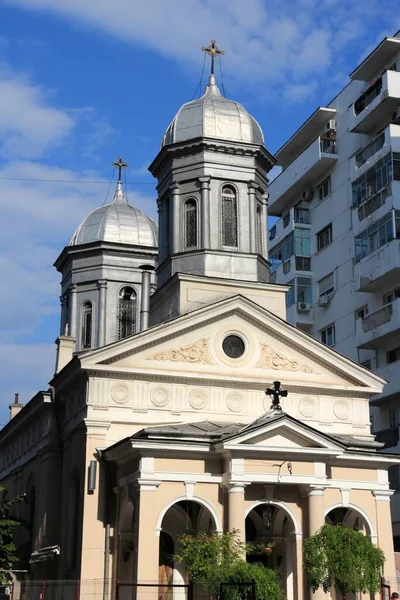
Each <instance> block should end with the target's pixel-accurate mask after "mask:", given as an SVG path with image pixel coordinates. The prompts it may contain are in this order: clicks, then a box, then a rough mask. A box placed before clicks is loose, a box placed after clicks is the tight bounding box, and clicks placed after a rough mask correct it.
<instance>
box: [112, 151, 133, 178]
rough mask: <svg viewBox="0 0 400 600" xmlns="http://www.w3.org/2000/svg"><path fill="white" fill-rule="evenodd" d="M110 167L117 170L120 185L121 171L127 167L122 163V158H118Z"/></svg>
mask: <svg viewBox="0 0 400 600" xmlns="http://www.w3.org/2000/svg"><path fill="white" fill-rule="evenodd" d="M111 166H112V167H115V168H117V169H118V183H121V181H122V179H121V175H122V169H127V168H128V167H129V165H128V164H127V163H124V161H123V160H122V156H120V157H119V159H118V160H117V161H115V162H112V163H111Z"/></svg>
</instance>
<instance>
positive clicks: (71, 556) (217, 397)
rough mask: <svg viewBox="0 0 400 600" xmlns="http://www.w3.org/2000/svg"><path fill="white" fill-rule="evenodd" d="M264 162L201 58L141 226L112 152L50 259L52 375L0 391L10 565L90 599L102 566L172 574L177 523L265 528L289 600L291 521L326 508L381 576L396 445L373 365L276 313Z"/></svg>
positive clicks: (107, 589) (301, 529)
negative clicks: (366, 546) (384, 447)
mask: <svg viewBox="0 0 400 600" xmlns="http://www.w3.org/2000/svg"><path fill="white" fill-rule="evenodd" d="M209 52H210V53H211V54H212V56H213V57H214V55H215V53H216V52H217V49H216V47H215V45H214V44H212V45H211V46H210V47H209ZM212 71H213V69H212ZM274 163H275V161H274V158H273V156H272V155H271V154H270V153H269V152H268V150H267V149H266V148H265V145H264V137H263V132H262V130H261V128H260V126H259V125H258V123H257V122H256V120H255V119H254V118H253V117H252V116H251V115H250V114H249V113H248V112H247V111H246V109H245V108H244V107H243V106H241V105H240V104H239V103H238V102H235V101H233V100H228V99H227V98H225V97H224V96H223V95H221V92H220V90H219V88H218V85H217V82H216V78H215V75H214V74H213V72H212V73H211V75H210V77H209V80H208V83H207V86H206V89H205V92H204V94H203V96H202V97H201V98H199V99H197V100H194V101H191V102H188V103H186V104H184V105H183V106H182V107H181V108H180V109H179V110H178V112H177V114H176V116H175V118H174V119H173V121H172V123H171V124H170V126H169V127H168V128H167V130H166V132H165V134H164V136H163V138H162V144H161V148H160V151H159V153H158V154H157V156H156V157H155V158H154V160H153V162H152V164H151V165H150V167H149V168H150V171H151V173H152V174H153V175H154V177H155V178H156V180H157V207H158V226H157V225H156V224H155V223H154V222H153V221H152V219H150V218H149V217H148V216H146V215H145V214H143V213H142V212H141V211H139V210H138V209H136V208H135V207H133V206H131V205H130V204H128V202H127V200H126V194H125V191H124V188H123V185H122V178H121V170H122V169H123V168H124V167H125V166H126V165H125V164H124V163H123V161H122V160H121V159H120V160H119V161H117V162H116V163H115V165H116V166H117V168H118V172H119V177H118V183H117V186H116V190H115V194H114V198H113V201H112V202H111V203H110V204H108V205H105V206H101V207H100V208H98V209H96V210H94V211H93V212H92V213H91V214H89V215H88V216H87V217H86V218H85V219H84V221H83V222H82V223H81V224H80V225H79V227H78V228H77V230H76V232H75V233H74V235H73V237H72V239H71V242H70V244H69V246H67V247H66V248H64V250H63V251H62V252H61V254H60V256H59V257H58V258H57V260H56V262H55V267H56V268H57V270H58V271H59V273H60V276H61V290H62V291H61V318H60V323H61V324H60V335H59V337H58V338H57V357H56V372H55V374H54V376H53V378H52V379H51V381H50V383H49V386H50V387H49V389H48V390H46V391H40V392H38V393H37V394H36V395H35V396H34V397H33V398H32V399H31V400H30V402H29V403H28V404H26V405H25V406H24V407H22V406H21V405H20V404H19V403H18V402H15V403H14V404H12V405H11V407H10V408H11V414H12V419H11V420H10V422H9V423H8V424H7V425H6V426H5V427H4V428H3V429H2V430H1V432H0V480H1V484H2V485H3V486H4V487H5V492H4V493H5V494H7V495H8V496H9V497H11V496H15V495H18V494H22V493H25V494H26V500H27V501H26V503H25V504H23V505H20V515H21V516H22V517H23V518H24V520H25V522H26V523H28V524H29V526H27V527H20V528H19V529H18V532H17V536H18V539H17V543H18V556H19V561H18V564H16V565H15V578H16V579H19V580H21V579H22V578H25V579H32V580H35V581H46V580H74V581H75V580H76V581H77V580H79V581H80V589H81V591H82V590H86V591H87V593H90V589H92V588H91V586H92V587H93V586H94V585H95V584H94V583H93V582H95V581H96V582H101V586H102V588H101V594H100V595H99V596H98V597H100V596H102V597H103V598H104V600H107V599H108V598H114V597H115V593H116V592H115V585H114V583H115V581H117V580H118V581H120V582H123V583H127V584H129V583H137V582H139V583H140V582H142V583H143V582H148V583H164V584H165V583H167V582H173V583H185V582H186V581H187V575H186V572H185V569H184V567H182V565H175V564H174V563H173V562H172V561H171V558H170V557H171V555H172V554H173V553H174V552H175V551H176V548H177V543H178V542H177V538H178V537H179V535H180V534H182V533H184V532H187V531H190V532H196V531H204V530H206V531H209V530H217V531H227V530H230V531H231V530H233V529H237V530H239V532H240V536H241V538H242V539H243V540H247V541H251V542H257V541H269V542H274V543H275V546H274V548H273V552H272V554H271V555H270V556H268V558H267V559H264V560H267V563H266V564H268V566H270V567H273V568H276V569H279V571H280V573H281V581H282V586H283V588H284V592H285V595H286V597H287V598H288V600H302V599H303V597H304V598H307V597H309V595H310V592H309V590H308V589H307V587H306V583H305V577H304V574H303V566H302V547H303V540H304V539H305V538H306V537H307V536H309V535H312V534H313V533H315V532H316V531H317V530H318V529H319V528H320V527H321V526H322V525H323V524H324V522H325V521H326V520H328V521H330V522H338V521H340V522H344V523H346V524H347V525H348V526H349V527H354V528H358V529H360V530H362V531H363V532H364V533H365V535H368V536H370V538H371V539H372V541H373V543H375V544H377V545H378V546H380V547H381V548H382V549H383V551H384V553H385V556H386V562H385V573H384V575H385V578H386V579H387V580H388V581H389V582H392V583H393V582H394V581H395V577H396V574H395V564H394V554H393V542H392V535H391V527H392V526H391V517H390V496H391V493H392V492H391V490H390V489H389V483H388V468H389V467H390V466H392V465H394V464H398V459H396V458H395V457H393V456H390V455H385V454H382V453H379V454H378V450H379V449H380V448H381V444H379V443H377V442H376V441H375V440H374V436H373V435H371V430H370V417H369V398H370V397H371V396H372V395H373V394H377V393H379V392H381V390H382V388H383V385H384V383H385V382H384V381H383V380H382V379H380V378H379V377H378V376H376V375H374V374H373V373H371V372H370V371H368V370H366V369H364V368H362V367H361V366H360V365H359V364H357V363H354V362H352V361H351V360H349V359H347V358H345V357H344V356H341V355H340V354H338V353H336V352H335V351H333V350H332V349H330V348H329V347H327V346H325V345H323V344H322V343H320V342H318V341H316V340H315V339H313V338H312V337H310V336H309V335H307V334H306V333H304V332H303V331H301V330H299V329H297V328H295V327H294V326H292V325H290V324H288V323H287V321H286V319H285V311H286V309H285V293H286V292H287V290H288V289H289V288H288V287H287V286H283V285H278V284H274V283H270V281H269V262H268V250H267V210H268V178H267V173H268V171H269V170H270V169H271V168H272V167H273V165H274ZM100 200H101V199H100V198H99V203H100ZM49 375H50V376H51V374H49ZM274 382H276V383H275V384H274ZM279 382H281V387H279ZM266 388H272V390H274V393H271V394H266V393H265V389H266ZM272 390H271V391H272ZM282 390H284V391H286V392H287V396H285V395H284V394H281V392H282ZM266 515H267V518H266ZM266 522H267V525H266ZM21 573H23V575H21ZM96 585H97V586H98V585H100V584H99V583H97V584H96ZM96 589H99V588H96ZM82 593H83V592H82ZM324 596H325V594H324V593H323V592H321V591H317V592H316V593H315V594H314V597H315V598H316V600H321V599H322V597H324ZM93 597H94V596H93ZM96 597H97V596H96ZM126 597H128V596H126Z"/></svg>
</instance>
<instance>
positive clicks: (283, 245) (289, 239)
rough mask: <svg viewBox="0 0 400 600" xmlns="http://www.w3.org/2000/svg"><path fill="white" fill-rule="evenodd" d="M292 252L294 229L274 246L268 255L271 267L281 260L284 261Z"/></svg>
mask: <svg viewBox="0 0 400 600" xmlns="http://www.w3.org/2000/svg"><path fill="white" fill-rule="evenodd" d="M293 254H294V231H292V232H291V233H290V234H289V235H288V236H286V237H285V239H283V240H282V241H281V242H280V243H279V244H277V245H276V246H275V248H274V249H273V251H272V252H271V254H270V256H269V260H270V261H271V264H272V267H273V268H274V267H275V268H276V267H277V266H278V265H279V264H280V263H281V262H285V260H287V259H288V258H290V257H291V256H292V255H293Z"/></svg>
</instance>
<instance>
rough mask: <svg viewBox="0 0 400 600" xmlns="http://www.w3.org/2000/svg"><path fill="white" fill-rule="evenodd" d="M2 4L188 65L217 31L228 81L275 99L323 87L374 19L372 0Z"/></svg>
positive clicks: (386, 14) (384, 12) (387, 19)
mask: <svg viewBox="0 0 400 600" xmlns="http://www.w3.org/2000/svg"><path fill="white" fill-rule="evenodd" d="M5 3H6V4H7V3H8V4H10V5H15V6H20V7H25V8H27V9H30V10H46V11H49V12H52V13H54V14H58V15H60V16H62V17H68V18H70V19H71V20H73V22H75V23H76V24H77V25H78V26H79V27H82V25H85V24H86V26H88V27H92V28H95V29H96V30H98V31H101V32H103V33H106V34H108V35H111V36H113V37H115V38H118V39H121V40H123V41H125V42H128V43H133V44H142V45H144V46H146V47H149V48H151V49H153V50H155V51H157V52H159V53H161V54H163V55H165V56H167V57H170V58H172V59H173V60H175V61H179V62H180V63H181V64H182V65H183V66H184V67H186V68H191V69H192V68H193V66H197V67H198V68H199V69H200V65H201V62H202V57H201V54H200V52H199V48H200V47H201V46H203V45H206V44H207V43H208V40H209V38H210V37H211V36H212V37H214V38H216V39H217V42H218V44H219V45H220V47H221V48H223V49H224V50H226V52H227V56H226V59H224V69H225V71H226V73H227V74H228V76H229V79H230V84H232V85H235V84H238V82H239V81H240V85H241V86H246V84H247V85H249V86H255V85H258V84H259V83H260V82H263V83H264V84H266V85H269V86H270V91H271V94H270V96H271V97H274V99H275V100H276V94H277V93H278V94H281V92H282V90H283V89H284V88H287V87H288V85H290V84H291V83H292V82H293V83H295V84H296V85H298V86H300V87H299V88H298V90H297V91H296V94H297V97H298V98H299V99H302V100H304V99H305V98H306V97H307V91H308V95H309V96H310V95H312V94H313V93H314V92H315V90H317V89H318V87H319V86H324V85H325V86H326V84H327V80H328V78H327V77H326V74H327V73H329V70H332V69H334V68H336V63H337V60H338V56H339V55H338V53H339V51H341V52H342V51H343V50H344V49H346V48H347V47H348V45H349V44H350V43H352V42H354V40H359V41H360V45H361V47H363V46H364V45H365V37H366V34H368V35H369V34H370V31H371V27H374V28H376V21H377V6H376V2H375V0H364V1H363V2H362V3H357V2H356V3H354V2H353V1H352V0H341V1H340V2H338V1H335V0H325V1H324V2H321V1H317V0H285V2H282V0H268V1H267V0H246V1H244V0H221V1H220V2H219V3H218V7H217V8H216V4H215V0H169V1H168V2H165V0H147V1H146V2H132V1H131V0H114V1H113V2H110V1H109V0H58V2H54V0H5ZM395 7H396V2H395V0H388V1H387V2H386V3H385V5H384V6H379V10H378V12H379V18H380V21H381V26H382V27H383V29H384V30H385V31H386V34H392V33H393V29H394V28H395V27H396V24H395V22H394V20H395V19H396V17H395V18H394V17H393V9H394V8H395ZM121 15H123V17H122V18H121ZM324 75H325V77H324ZM328 83H329V81H328ZM300 91H301V93H300ZM263 97H265V96H264V95H263Z"/></svg>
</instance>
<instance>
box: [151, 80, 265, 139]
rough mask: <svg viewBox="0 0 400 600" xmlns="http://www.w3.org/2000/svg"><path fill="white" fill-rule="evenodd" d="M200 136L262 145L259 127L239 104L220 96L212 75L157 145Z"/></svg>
mask: <svg viewBox="0 0 400 600" xmlns="http://www.w3.org/2000/svg"><path fill="white" fill-rule="evenodd" d="M202 137H205V138H217V139H221V140H232V141H238V142H245V143H250V144H258V145H260V146H262V145H263V144H264V135H263V132H262V129H261V127H260V125H259V124H258V123H257V121H256V120H255V119H254V117H252V116H251V115H250V114H249V113H248V112H247V110H246V109H245V108H244V107H243V106H242V105H241V104H239V102H235V101H234V100H229V99H228V98H225V97H224V96H222V94H221V92H220V90H219V88H218V85H217V83H216V79H215V76H214V75H210V78H209V81H208V84H207V86H206V89H205V92H204V94H203V96H202V97H201V98H198V99H197V100H193V101H191V102H187V103H186V104H184V105H183V106H182V107H181V108H180V109H179V111H178V112H177V114H176V116H175V118H174V120H173V121H172V123H171V124H170V125H169V127H168V129H167V131H166V132H165V134H164V137H163V141H162V144H161V146H165V145H169V144H174V143H177V142H184V141H188V140H193V139H196V138H202Z"/></svg>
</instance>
